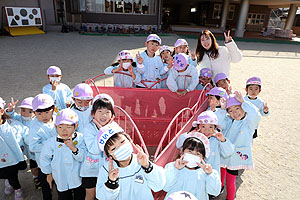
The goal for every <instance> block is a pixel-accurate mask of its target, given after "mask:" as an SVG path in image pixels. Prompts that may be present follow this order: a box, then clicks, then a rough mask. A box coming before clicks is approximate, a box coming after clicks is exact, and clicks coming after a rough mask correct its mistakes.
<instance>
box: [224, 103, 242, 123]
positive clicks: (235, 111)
mask: <svg viewBox="0 0 300 200" xmlns="http://www.w3.org/2000/svg"><path fill="white" fill-rule="evenodd" d="M227 112H228V114H229V115H230V117H231V118H232V119H234V120H241V119H242V118H243V117H244V116H245V114H246V113H245V111H244V110H243V108H242V106H241V105H234V106H230V107H229V108H228V109H227Z"/></svg>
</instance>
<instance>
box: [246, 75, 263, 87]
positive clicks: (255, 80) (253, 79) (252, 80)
mask: <svg viewBox="0 0 300 200" xmlns="http://www.w3.org/2000/svg"><path fill="white" fill-rule="evenodd" d="M246 85H261V79H260V78H259V77H257V76H254V77H251V78H249V79H248V80H247V82H246Z"/></svg>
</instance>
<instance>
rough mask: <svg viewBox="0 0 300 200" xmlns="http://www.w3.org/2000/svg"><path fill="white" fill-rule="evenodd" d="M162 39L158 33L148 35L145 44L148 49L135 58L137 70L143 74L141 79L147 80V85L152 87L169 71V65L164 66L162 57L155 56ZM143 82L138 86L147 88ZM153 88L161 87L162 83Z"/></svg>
mask: <svg viewBox="0 0 300 200" xmlns="http://www.w3.org/2000/svg"><path fill="white" fill-rule="evenodd" d="M160 44H161V39H160V37H159V36H158V35H156V34H150V35H149V36H148V37H147V41H146V42H145V46H146V47H147V49H146V50H145V51H144V52H142V53H141V54H140V53H138V54H137V55H136V57H135V59H134V62H136V63H137V72H138V73H140V74H141V80H142V81H145V82H144V84H145V85H146V86H147V87H151V85H153V84H154V83H155V82H157V81H159V80H160V79H161V76H162V75H164V74H165V73H167V72H168V70H169V69H168V67H166V66H165V67H164V66H163V64H162V62H161V58H160V57H159V56H155V52H156V51H157V50H158V49H159V45H160ZM145 85H143V83H139V84H137V87H138V88H145V87H146V86H145ZM153 88H160V84H156V85H155V86H153Z"/></svg>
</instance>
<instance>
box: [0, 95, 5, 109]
mask: <svg viewBox="0 0 300 200" xmlns="http://www.w3.org/2000/svg"><path fill="white" fill-rule="evenodd" d="M5 105H6V103H5V101H4V100H3V99H2V98H1V97H0V108H1V109H4V107H5Z"/></svg>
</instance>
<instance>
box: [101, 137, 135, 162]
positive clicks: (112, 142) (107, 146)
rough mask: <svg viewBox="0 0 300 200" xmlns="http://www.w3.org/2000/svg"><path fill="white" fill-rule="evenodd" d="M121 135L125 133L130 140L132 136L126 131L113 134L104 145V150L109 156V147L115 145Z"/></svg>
mask: <svg viewBox="0 0 300 200" xmlns="http://www.w3.org/2000/svg"><path fill="white" fill-rule="evenodd" d="M120 135H124V136H125V137H126V138H127V139H128V140H129V141H131V138H130V136H129V135H128V134H127V133H125V132H120V133H116V134H114V135H113V136H111V137H110V138H109V139H108V140H107V141H106V143H105V145H104V152H105V154H106V155H107V156H109V153H108V148H109V147H110V146H111V145H113V144H114V143H115V142H116V141H117V140H118V139H119V138H120Z"/></svg>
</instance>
